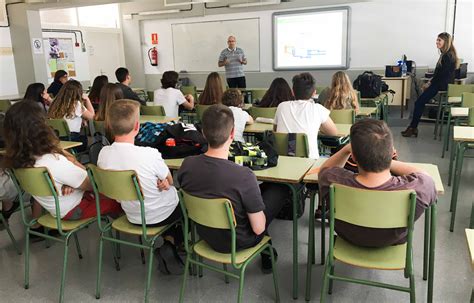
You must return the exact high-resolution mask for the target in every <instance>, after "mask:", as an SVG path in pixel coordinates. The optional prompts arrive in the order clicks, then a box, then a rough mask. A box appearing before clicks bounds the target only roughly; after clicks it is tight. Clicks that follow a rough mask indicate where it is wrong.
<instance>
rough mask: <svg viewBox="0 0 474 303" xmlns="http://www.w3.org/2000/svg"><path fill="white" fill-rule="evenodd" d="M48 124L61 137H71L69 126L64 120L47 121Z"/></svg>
mask: <svg viewBox="0 0 474 303" xmlns="http://www.w3.org/2000/svg"><path fill="white" fill-rule="evenodd" d="M46 124H48V125H49V126H51V128H52V129H54V130H55V131H57V132H58V135H59V137H69V135H70V134H71V132H70V131H69V126H68V125H67V122H66V120H64V119H46Z"/></svg>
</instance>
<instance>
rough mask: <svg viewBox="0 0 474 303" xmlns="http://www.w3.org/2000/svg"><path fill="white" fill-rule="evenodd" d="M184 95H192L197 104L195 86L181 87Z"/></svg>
mask: <svg viewBox="0 0 474 303" xmlns="http://www.w3.org/2000/svg"><path fill="white" fill-rule="evenodd" d="M180 90H181V92H182V93H183V95H192V96H193V97H194V101H195V102H197V89H196V86H194V85H189V86H181V88H180Z"/></svg>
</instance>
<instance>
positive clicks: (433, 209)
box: [427, 202, 437, 303]
mask: <svg viewBox="0 0 474 303" xmlns="http://www.w3.org/2000/svg"><path fill="white" fill-rule="evenodd" d="M436 203H437V202H435V203H434V204H433V205H432V206H431V228H430V255H429V259H430V264H429V275H428V300H427V301H428V303H431V302H433V282H434V263H435V242H436V212H437V208H436V207H437V205H436Z"/></svg>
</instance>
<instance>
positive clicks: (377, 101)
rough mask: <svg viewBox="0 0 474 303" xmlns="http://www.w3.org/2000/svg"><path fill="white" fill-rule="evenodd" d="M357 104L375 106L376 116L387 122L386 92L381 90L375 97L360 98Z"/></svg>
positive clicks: (362, 106)
mask: <svg viewBox="0 0 474 303" xmlns="http://www.w3.org/2000/svg"><path fill="white" fill-rule="evenodd" d="M359 105H360V106H361V108H364V107H376V108H377V111H376V113H377V116H378V118H382V119H383V120H384V121H385V122H387V117H388V92H383V93H381V94H380V95H379V96H377V97H375V98H360V100H359Z"/></svg>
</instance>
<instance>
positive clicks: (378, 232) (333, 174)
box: [319, 167, 436, 247]
mask: <svg viewBox="0 0 474 303" xmlns="http://www.w3.org/2000/svg"><path fill="white" fill-rule="evenodd" d="M356 176H357V174H355V173H353V172H351V171H349V170H347V169H344V168H340V167H330V168H326V169H323V170H321V171H320V172H319V188H320V192H321V197H322V198H323V199H326V201H329V186H330V185H331V184H332V183H337V184H342V185H347V186H351V187H355V188H361V189H372V190H383V191H391V190H406V189H412V190H414V191H415V192H416V209H415V220H417V219H418V218H419V217H420V216H421V214H422V213H423V211H424V210H425V209H426V208H427V207H428V206H430V205H431V204H432V203H434V202H435V201H436V188H435V184H434V181H433V179H431V177H430V176H428V175H427V174H425V173H413V174H409V175H406V176H392V178H390V180H388V181H387V182H385V183H384V184H382V185H380V186H377V187H373V188H369V187H366V186H364V185H362V184H360V183H359V182H358V181H357V180H356V178H355V177H356ZM326 205H329V203H326ZM335 230H336V232H337V234H338V236H340V237H341V238H343V239H344V240H346V241H349V242H351V243H353V244H356V245H360V246H366V247H383V246H389V245H395V244H402V243H405V242H406V237H407V230H406V228H368V227H363V226H359V225H353V224H350V223H347V222H344V221H340V220H336V223H335Z"/></svg>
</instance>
